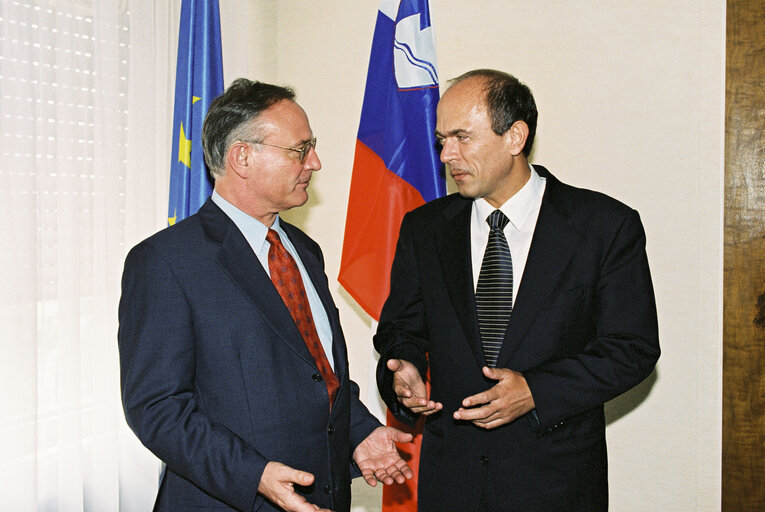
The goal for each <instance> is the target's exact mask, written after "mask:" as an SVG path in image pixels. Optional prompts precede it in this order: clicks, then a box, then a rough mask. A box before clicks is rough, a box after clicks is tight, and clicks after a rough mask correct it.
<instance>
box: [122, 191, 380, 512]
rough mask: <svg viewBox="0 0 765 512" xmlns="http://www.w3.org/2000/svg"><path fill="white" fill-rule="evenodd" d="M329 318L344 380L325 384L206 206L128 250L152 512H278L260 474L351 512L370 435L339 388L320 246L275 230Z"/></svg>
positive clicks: (335, 325)
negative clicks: (288, 471)
mask: <svg viewBox="0 0 765 512" xmlns="http://www.w3.org/2000/svg"><path fill="white" fill-rule="evenodd" d="M282 227H283V229H284V231H285V232H286V233H287V234H288V236H289V238H290V241H291V242H292V244H293V245H294V247H295V249H296V250H297V252H298V254H299V255H300V259H301V260H302V262H303V264H304V266H305V268H306V270H307V271H308V273H309V275H310V277H311V281H312V282H313V284H314V286H315V288H316V290H317V292H318V294H319V296H320V298H321V301H322V303H323V304H324V307H325V309H326V311H327V314H328V316H329V321H330V324H331V327H332V334H333V356H334V361H335V371H336V373H337V376H338V378H339V380H340V389H339V391H338V394H337V397H336V401H335V404H334V407H333V408H332V411H331V414H330V408H329V401H328V397H327V390H326V386H325V383H324V382H323V381H322V380H321V377H320V374H319V371H318V369H317V368H316V365H315V363H314V361H313V358H312V357H311V354H310V352H309V351H308V348H307V347H306V345H305V342H304V341H303V338H302V337H301V335H300V333H299V331H298V329H297V327H296V326H295V323H294V322H293V320H292V317H291V316H290V314H289V312H288V311H287V308H286V307H285V306H284V303H283V302H282V299H281V297H280V296H279V294H278V292H277V291H276V289H275V288H274V286H273V284H272V283H271V280H270V279H269V277H268V275H267V273H266V272H265V270H264V269H263V267H262V265H261V264H260V262H259V261H258V259H257V257H256V256H255V254H254V253H253V251H252V249H251V248H250V246H249V245H248V243H247V241H246V239H245V238H244V236H243V235H242V233H241V232H240V231H239V229H238V228H237V227H236V225H235V224H234V223H233V222H232V221H231V220H230V219H229V218H228V216H226V214H225V213H223V211H222V210H221V209H220V208H218V206H217V205H215V203H213V202H212V201H211V200H208V201H207V202H206V203H205V204H204V205H203V206H202V208H201V209H200V210H199V213H197V214H196V215H193V216H191V217H189V218H188V219H186V220H184V221H182V222H180V223H178V224H177V225H175V226H172V227H170V228H167V229H165V230H162V231H160V232H159V233H157V234H155V235H154V236H152V237H150V238H148V239H147V240H145V241H143V242H141V243H140V244H138V245H137V246H136V247H134V248H133V249H132V250H131V251H130V253H129V254H128V256H127V259H126V261H125V270H124V274H123V279H122V298H121V300H120V306H119V323H120V327H119V335H118V339H119V349H120V368H121V385H122V400H123V407H124V410H125V417H126V418H127V422H128V424H129V425H130V427H131V428H132V429H133V431H134V432H135V433H136V435H137V436H138V438H139V439H140V440H141V442H143V444H144V445H146V446H147V447H148V448H149V449H150V450H151V451H152V452H154V453H155V454H156V455H157V456H158V457H159V458H160V459H161V460H163V461H164V462H165V463H166V464H167V468H166V471H165V475H164V478H163V482H162V484H161V486H160V491H159V495H158V497H157V503H156V505H155V510H163V511H182V510H192V509H193V510H208V509H210V510H212V509H214V510H226V509H229V510H231V509H234V510H240V511H252V510H262V511H270V510H277V508H276V507H274V506H273V505H272V504H271V503H270V502H268V501H266V500H264V498H263V497H262V496H260V495H259V494H257V488H258V483H259V482H260V477H261V474H262V472H263V469H264V467H265V465H266V464H267V463H268V462H269V461H277V462H281V463H284V464H287V465H288V466H291V467H294V468H296V469H301V470H305V471H309V472H311V473H313V474H314V475H315V477H316V479H315V481H314V484H313V485H312V486H310V487H308V488H299V489H298V491H299V492H301V493H303V494H304V495H305V496H306V498H307V500H308V501H309V502H311V503H315V504H317V505H320V506H322V507H326V508H329V509H332V510H337V511H347V510H349V508H350V479H351V455H352V451H353V449H354V448H355V447H356V446H357V445H358V444H359V443H360V442H361V441H362V440H363V439H364V438H365V437H366V436H367V435H368V434H369V433H370V432H371V431H372V430H374V429H375V428H376V427H378V426H379V423H378V422H377V420H376V419H374V417H373V416H372V415H371V414H370V413H369V412H368V411H367V409H366V408H365V407H364V405H363V404H362V403H361V402H360V400H359V398H358V387H357V386H356V384H355V383H353V382H352V381H350V380H349V377H348V356H347V353H346V346H345V340H344V338H343V333H342V330H341V328H340V319H339V316H338V311H337V308H336V307H335V304H334V302H333V300H332V297H331V295H330V291H329V288H328V283H327V278H326V275H325V274H324V262H323V258H322V254H321V250H320V249H319V246H318V245H317V244H316V243H315V242H314V241H313V240H311V239H310V238H309V237H308V236H306V235H305V234H304V233H303V232H302V231H300V230H299V229H297V228H296V227H294V226H292V225H290V224H288V223H286V222H282Z"/></svg>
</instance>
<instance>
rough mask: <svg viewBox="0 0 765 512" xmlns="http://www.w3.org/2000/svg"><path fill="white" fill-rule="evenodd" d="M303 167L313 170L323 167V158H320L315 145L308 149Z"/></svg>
mask: <svg viewBox="0 0 765 512" xmlns="http://www.w3.org/2000/svg"><path fill="white" fill-rule="evenodd" d="M303 168H304V169H307V170H311V171H318V170H320V169H321V160H319V155H318V154H317V153H316V148H315V147H312V148H311V149H309V150H308V153H306V155H305V160H304V161H303Z"/></svg>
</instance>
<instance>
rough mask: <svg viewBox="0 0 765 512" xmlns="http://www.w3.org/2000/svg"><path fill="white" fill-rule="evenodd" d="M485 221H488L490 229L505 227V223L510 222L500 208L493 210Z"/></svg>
mask: <svg viewBox="0 0 765 512" xmlns="http://www.w3.org/2000/svg"><path fill="white" fill-rule="evenodd" d="M486 222H488V223H489V227H490V228H491V229H494V228H499V229H505V226H507V223H508V222H510V219H508V218H507V216H505V214H504V213H502V211H501V210H494V211H493V212H491V214H490V215H489V216H488V217H487V218H486Z"/></svg>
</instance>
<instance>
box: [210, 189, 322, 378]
mask: <svg viewBox="0 0 765 512" xmlns="http://www.w3.org/2000/svg"><path fill="white" fill-rule="evenodd" d="M199 213H200V215H201V216H202V225H203V226H204V229H205V234H206V235H207V237H208V238H209V239H211V240H212V241H213V242H215V243H217V244H218V245H220V250H219V251H218V255H217V258H216V260H217V262H218V264H220V266H221V267H222V268H223V270H224V271H225V272H226V274H228V276H229V277H230V278H231V280H232V281H233V282H234V284H235V285H236V286H237V287H238V288H239V289H240V290H241V291H242V293H243V294H244V295H245V296H246V297H247V298H248V299H249V300H250V301H251V302H252V303H253V305H254V306H255V308H254V310H255V314H257V315H259V316H260V317H261V318H262V319H263V321H264V322H266V323H267V324H268V325H269V326H270V327H271V328H272V329H273V331H274V332H275V333H276V334H278V336H279V337H280V338H281V340H282V341H284V343H286V344H287V345H288V346H289V347H290V348H291V349H292V350H294V351H295V352H296V353H297V354H298V355H299V356H300V357H302V358H303V359H304V360H305V361H306V362H307V363H309V364H311V365H312V366H314V367H315V366H316V365H315V363H314V361H313V357H312V356H311V353H310V352H309V351H308V347H306V344H305V341H303V337H302V336H301V335H300V331H298V328H297V326H296V325H295V322H294V320H293V319H292V316H290V313H289V311H288V310H287V307H286V306H285V305H284V302H283V301H282V298H281V297H280V296H279V293H278V292H277V291H276V288H274V285H273V283H271V279H270V278H269V277H268V274H267V273H266V271H265V270H264V269H263V266H262V265H261V264H260V261H259V260H258V258H257V256H255V253H253V251H252V248H251V247H250V245H249V244H248V243H247V240H246V239H245V238H244V235H242V233H241V232H240V231H239V229H238V228H237V227H236V225H235V224H234V222H233V221H232V220H231V219H229V218H228V216H227V215H226V214H225V213H223V211H222V210H221V209H220V208H219V207H218V206H217V205H216V204H215V203H214V202H212V200H208V201H207V202H206V203H205V204H204V205H203V206H202V208H200V210H199Z"/></svg>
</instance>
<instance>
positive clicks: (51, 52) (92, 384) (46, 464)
mask: <svg viewBox="0 0 765 512" xmlns="http://www.w3.org/2000/svg"><path fill="white" fill-rule="evenodd" d="M179 6H180V1H179V0H178V1H173V2H165V1H163V2H156V3H155V2H153V1H151V0H130V1H127V0H3V1H2V2H0V119H2V121H0V219H1V222H2V223H1V224H0V225H1V226H2V228H0V240H2V250H0V268H2V271H0V347H1V351H0V509H2V510H13V511H33V510H38V511H98V512H101V511H112V510H122V511H133V510H135V511H144V510H150V509H151V503H152V501H153V497H154V494H155V492H156V483H157V477H158V465H157V461H156V460H155V459H153V457H151V456H150V455H148V452H146V450H145V449H143V447H141V446H140V445H139V443H138V442H137V440H136V439H135V436H133V434H132V433H131V432H130V431H129V430H128V429H127V427H126V426H125V423H124V418H123V415H122V410H121V405H120V396H119V365H118V354H117V343H116V332H117V316H116V315H117V302H118V300H119V294H120V284H119V279H120V275H121V271H122V262H123V259H124V255H125V253H126V251H127V250H128V249H129V248H130V246H132V245H133V244H134V243H135V242H136V241H138V240H139V239H141V238H143V237H145V236H147V235H148V234H150V233H151V232H153V231H156V230H157V229H159V228H160V227H162V224H163V219H164V218H165V210H166V204H167V171H166V169H167V168H168V164H169V159H170V156H169V150H170V148H169V144H170V141H169V134H170V122H171V119H170V117H171V114H170V112H171V109H172V95H171V91H172V87H173V82H174V77H173V76H172V75H173V73H172V70H173V69H174V67H175V57H174V56H175V51H176V50H175V47H176V45H177V40H176V39H177V24H178V21H177V19H178V14H177V13H178V12H179V8H180V7H179Z"/></svg>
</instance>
